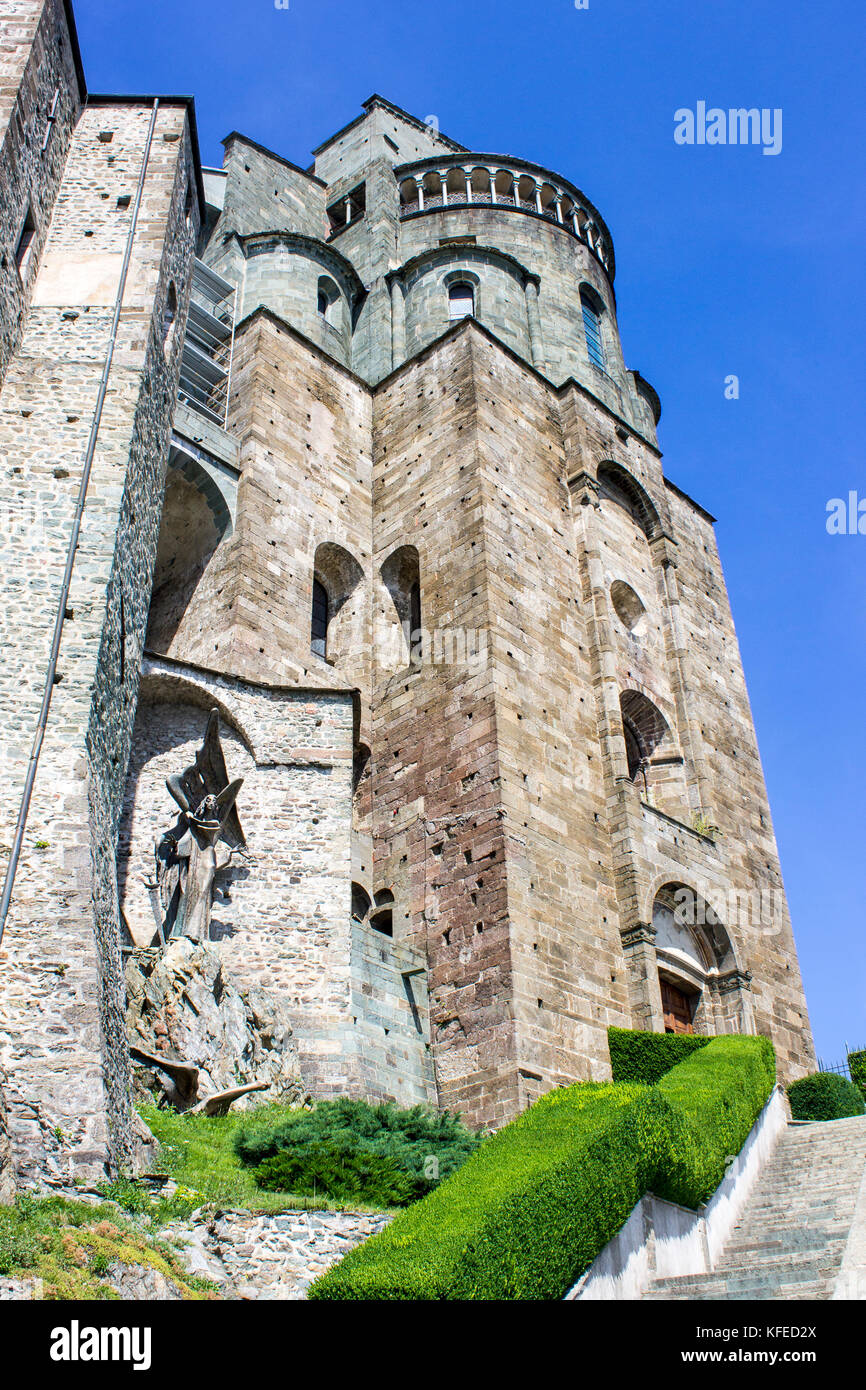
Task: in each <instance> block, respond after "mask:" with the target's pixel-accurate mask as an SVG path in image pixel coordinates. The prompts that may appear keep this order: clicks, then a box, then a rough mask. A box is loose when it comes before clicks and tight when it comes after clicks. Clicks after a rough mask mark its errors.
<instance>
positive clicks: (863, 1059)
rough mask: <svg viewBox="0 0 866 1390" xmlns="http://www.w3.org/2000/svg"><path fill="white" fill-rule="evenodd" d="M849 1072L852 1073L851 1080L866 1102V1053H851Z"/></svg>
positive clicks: (849, 1055) (849, 1054) (849, 1056)
mask: <svg viewBox="0 0 866 1390" xmlns="http://www.w3.org/2000/svg"><path fill="white" fill-rule="evenodd" d="M848 1070H849V1071H850V1073H851V1080H852V1081H853V1082H854V1085H855V1086H856V1087H857V1089H858V1091H859V1092H860V1094H861V1096H862V1097H863V1099H864V1100H866V1052H849V1053H848Z"/></svg>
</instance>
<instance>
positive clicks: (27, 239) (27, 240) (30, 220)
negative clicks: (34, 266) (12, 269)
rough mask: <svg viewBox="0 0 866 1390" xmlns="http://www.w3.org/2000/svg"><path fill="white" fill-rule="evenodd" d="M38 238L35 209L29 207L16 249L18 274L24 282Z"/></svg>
mask: <svg viewBox="0 0 866 1390" xmlns="http://www.w3.org/2000/svg"><path fill="white" fill-rule="evenodd" d="M35 236H36V220H35V218H34V216H33V209H32V208H31V207H29V206H28V208H27V214H26V216H25V218H24V225H23V226H22V228H21V231H20V232H19V233H18V242H17V244H16V247H15V264H16V265H17V267H18V274H19V275H20V276H21V279H22V280H23V279H24V277H25V276H26V274H27V267H28V266H29V264H30V255H31V251H32V248H33V239H34V237H35Z"/></svg>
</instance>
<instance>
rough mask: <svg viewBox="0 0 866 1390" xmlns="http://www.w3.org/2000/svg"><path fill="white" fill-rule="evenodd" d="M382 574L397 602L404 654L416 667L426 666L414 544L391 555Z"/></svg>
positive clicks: (419, 565) (417, 567) (418, 575)
mask: <svg viewBox="0 0 866 1390" xmlns="http://www.w3.org/2000/svg"><path fill="white" fill-rule="evenodd" d="M379 573H380V574H381V576H382V582H383V583H384V585H385V588H386V589H387V590H388V592H389V594H390V595H391V598H392V599H393V602H394V608H395V609H396V617H397V620H398V622H399V624H400V628H401V629H402V637H403V640H402V643H401V647H402V652H403V654H404V655H405V656H406V657H407V658H408V661H409V662H410V664H411V665H413V666H420V665H421V664H422V663H423V659H424V653H423V639H422V636H421V633H422V612H421V564H420V559H419V556H418V551H417V550H416V549H415V547H414V545H403V546H400V548H399V550H395V551H393V552H392V554H391V555H389V556H388V558H387V560H386V561H385V563H384V564H383V565H382V567H381V569H380V571H379Z"/></svg>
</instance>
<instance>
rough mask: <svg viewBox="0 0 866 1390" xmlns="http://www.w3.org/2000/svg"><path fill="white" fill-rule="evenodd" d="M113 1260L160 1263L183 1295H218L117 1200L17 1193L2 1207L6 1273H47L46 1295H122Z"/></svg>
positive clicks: (1, 1258) (1, 1252) (0, 1265)
mask: <svg viewBox="0 0 866 1390" xmlns="http://www.w3.org/2000/svg"><path fill="white" fill-rule="evenodd" d="M114 1266H133V1267H134V1266H140V1267H149V1268H150V1269H154V1270H156V1271H157V1272H158V1273H160V1274H162V1275H164V1277H165V1278H167V1279H169V1280H171V1282H172V1283H173V1284H174V1285H175V1288H176V1289H177V1291H178V1293H179V1294H180V1296H181V1297H182V1298H184V1299H202V1298H205V1297H210V1296H212V1294H211V1286H209V1285H208V1284H207V1283H206V1282H205V1281H204V1280H200V1279H196V1278H194V1277H191V1276H190V1275H188V1274H187V1273H186V1272H185V1270H184V1268H183V1265H182V1264H181V1262H180V1259H179V1257H178V1254H177V1251H176V1250H175V1249H173V1248H172V1247H171V1246H169V1245H166V1244H163V1243H162V1242H160V1241H158V1240H155V1239H154V1238H153V1236H152V1234H151V1233H150V1231H149V1230H144V1229H142V1228H141V1227H140V1226H138V1225H137V1224H136V1223H135V1221H133V1220H131V1219H130V1218H129V1217H127V1216H125V1215H124V1214H123V1213H122V1212H121V1211H120V1210H119V1208H118V1207H117V1206H116V1205H115V1204H114V1203H113V1202H104V1203H100V1204H97V1205H93V1204H91V1203H90V1202H87V1203H85V1202H76V1201H73V1200H71V1199H68V1198H64V1197H31V1196H28V1195H19V1196H18V1197H17V1198H16V1199H15V1201H14V1203H13V1204H12V1205H11V1206H0V1276H3V1277H8V1276H11V1277H12V1278H16V1279H19V1278H20V1279H34V1278H35V1279H41V1280H42V1281H43V1287H42V1295H41V1296H42V1297H43V1298H46V1299H62V1300H72V1301H76V1302H78V1301H80V1300H87V1301H91V1300H99V1299H107V1300H116V1299H117V1298H119V1296H120V1295H119V1294H118V1292H117V1289H116V1288H115V1287H114V1285H113V1282H112V1281H111V1278H110V1276H111V1270H112V1268H113V1267H114Z"/></svg>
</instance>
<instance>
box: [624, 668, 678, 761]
mask: <svg viewBox="0 0 866 1390" xmlns="http://www.w3.org/2000/svg"><path fill="white" fill-rule="evenodd" d="M619 704H620V711H621V713H622V723H623V730H624V733H625V738H626V749H627V752H628V760H629V761H628V775H629V780H630V781H632V782H635V781H637V780H638V779H639V778H643V780H644V782H646V778H647V766H648V764H649V761H650V759H651V758H652V756H653V754H654V753H655V752H656V750H657V749H658V748H660V747H661V746H662V744H664V742H665V740H666V739H667V738H668V736H669V734H670V725H669V724H668V722H667V720H666V719H665V717H664V715H663V714H662V712H661V710H659V709H658V708H657V707H656V706H655V705H654V704H653V702H652V701H651V700H650V699H648V698H647V696H646V695H643V694H642V693H641V692H640V691H639V690H624V691H623V692H622V694H621V695H620V697H619Z"/></svg>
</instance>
